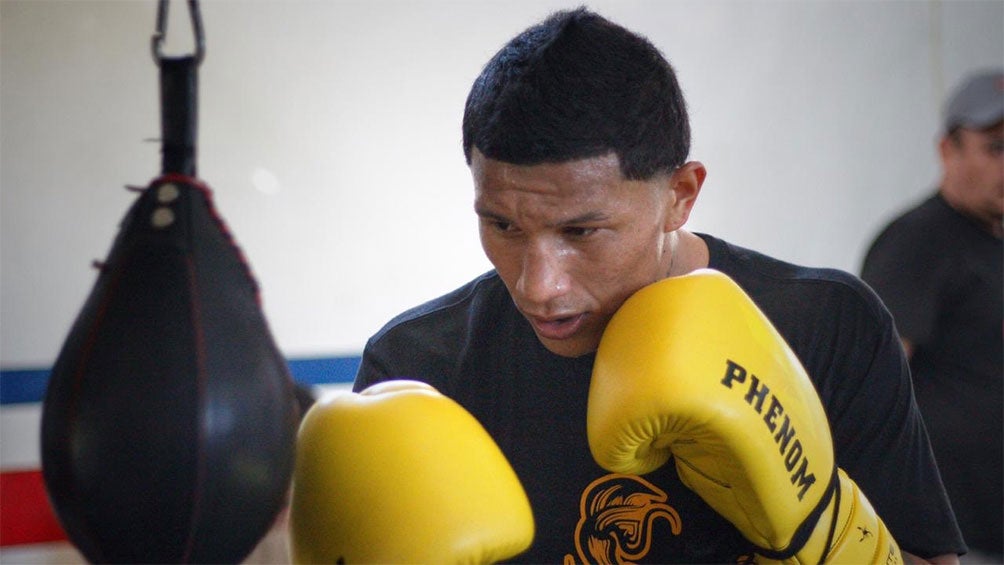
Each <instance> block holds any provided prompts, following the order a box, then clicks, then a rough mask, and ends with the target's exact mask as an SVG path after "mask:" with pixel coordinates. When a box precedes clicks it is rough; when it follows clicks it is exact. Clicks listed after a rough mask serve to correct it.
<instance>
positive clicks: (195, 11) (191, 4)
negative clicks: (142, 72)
mask: <svg viewBox="0 0 1004 565" xmlns="http://www.w3.org/2000/svg"><path fill="white" fill-rule="evenodd" d="M169 2H170V0H160V3H159V4H158V6H157V30H156V32H154V34H153V37H152V38H151V40H150V47H151V50H152V51H153V60H154V61H155V62H156V63H157V64H158V65H159V64H160V62H161V61H163V60H164V59H165V57H164V54H163V53H162V51H161V49H162V48H163V46H164V38H165V37H166V36H167V6H168V3H169ZM188 13H189V15H190V16H191V18H192V32H193V35H194V36H195V62H196V64H198V63H201V62H202V59H203V58H205V56H206V45H205V38H204V35H203V30H202V16H201V15H200V14H199V2H198V0H188Z"/></svg>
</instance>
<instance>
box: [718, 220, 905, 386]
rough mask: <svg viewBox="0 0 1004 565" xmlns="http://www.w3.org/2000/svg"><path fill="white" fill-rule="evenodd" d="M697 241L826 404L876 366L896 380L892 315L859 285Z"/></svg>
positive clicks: (833, 273)
mask: <svg viewBox="0 0 1004 565" xmlns="http://www.w3.org/2000/svg"><path fill="white" fill-rule="evenodd" d="M702 237H705V240H706V241H707V242H708V247H709V249H710V250H711V265H710V266H711V267H712V268H716V269H719V270H721V271H722V272H724V273H725V274H727V275H729V276H730V277H732V278H733V279H734V280H735V281H736V282H737V283H738V284H739V286H741V287H742V288H743V289H744V290H745V291H746V292H747V293H748V294H749V295H750V297H751V298H752V299H753V301H754V302H755V303H756V304H757V306H758V307H760V309H761V310H762V311H763V312H764V314H765V315H766V316H767V318H768V319H770V321H771V323H772V324H774V326H775V327H776V328H777V330H778V332H779V333H780V334H781V335H782V336H783V337H784V339H785V341H787V342H788V345H789V346H790V347H791V348H792V350H793V351H794V352H795V354H796V355H797V356H798V358H799V360H800V361H801V362H802V364H803V365H804V366H805V369H806V371H807V372H808V373H809V375H810V376H811V377H812V379H813V381H814V382H815V383H816V385H817V387H818V388H820V392H821V393H822V394H823V395H824V397H825V396H828V393H830V392H833V391H834V389H844V390H846V389H848V388H854V387H855V386H857V385H861V384H863V381H864V380H865V379H868V378H870V377H869V376H868V373H869V372H870V371H871V370H873V369H874V368H875V366H876V363H877V362H880V363H881V364H882V365H883V366H884V369H883V371H882V372H883V373H886V372H887V373H890V374H893V375H897V376H898V375H899V373H900V371H899V370H898V369H897V366H898V362H899V358H898V355H897V351H898V350H897V348H898V347H899V346H898V338H897V337H896V331H895V325H894V324H893V319H892V315H891V314H890V313H889V310H888V309H887V308H886V307H885V305H884V304H883V303H882V301H881V300H880V299H879V298H878V296H877V295H876V294H875V292H874V291H873V290H872V289H871V288H870V287H869V286H868V285H866V284H865V283H864V282H862V280H861V279H859V278H858V277H856V276H854V275H852V274H850V273H848V272H846V271H842V270H839V269H829V268H815V267H805V266H800V265H795V264H792V263H789V262H785V261H781V260H778V259H775V258H773V257H769V256H767V255H764V254H762V253H759V252H756V251H751V250H749V249H744V248H742V247H739V246H735V245H731V244H729V243H726V242H724V241H721V240H717V239H715V238H712V237H710V236H702ZM879 358H881V361H879ZM893 380H896V379H893ZM894 386H898V385H894Z"/></svg>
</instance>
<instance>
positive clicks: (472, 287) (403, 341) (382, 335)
mask: <svg viewBox="0 0 1004 565" xmlns="http://www.w3.org/2000/svg"><path fill="white" fill-rule="evenodd" d="M507 297H508V294H507V292H506V289H505V286H504V285H503V284H502V281H501V280H500V279H499V277H498V275H496V274H495V273H494V272H489V273H485V274H483V275H481V276H479V277H477V278H476V279H474V280H472V281H470V282H468V283H467V284H465V285H463V286H461V287H460V288H457V289H456V290H453V291H451V292H449V293H447V294H444V295H442V296H440V297H438V298H435V299H433V300H430V301H428V302H426V303H424V304H421V305H419V306H416V307H414V308H411V309H409V310H406V311H405V312H402V313H401V314H399V315H397V316H395V317H394V318H393V319H391V320H390V321H389V322H387V323H386V324H385V325H384V326H383V327H382V328H380V330H379V331H377V332H376V333H375V334H374V335H373V336H372V337H371V338H370V339H369V341H367V342H366V347H365V349H364V350H363V356H362V363H361V365H360V368H359V372H358V373H357V374H356V383H355V387H356V389H361V388H365V387H366V386H368V385H370V384H373V383H374V382H377V381H380V380H384V379H387V378H412V379H418V380H423V381H426V382H429V383H430V384H432V385H433V386H435V387H437V388H438V389H440V391H442V392H444V393H445V392H446V391H447V389H448V387H449V386H450V384H449V381H450V379H451V378H452V376H453V374H454V373H455V372H456V368H457V364H458V360H459V359H460V358H461V357H462V355H463V353H464V352H465V351H467V350H468V349H469V348H470V344H471V343H472V342H474V341H475V340H478V339H479V338H478V337H477V332H478V331H482V328H486V327H494V326H493V324H491V323H490V318H492V317H497V316H499V312H504V311H505V308H506V300H507ZM510 302H511V301H510Z"/></svg>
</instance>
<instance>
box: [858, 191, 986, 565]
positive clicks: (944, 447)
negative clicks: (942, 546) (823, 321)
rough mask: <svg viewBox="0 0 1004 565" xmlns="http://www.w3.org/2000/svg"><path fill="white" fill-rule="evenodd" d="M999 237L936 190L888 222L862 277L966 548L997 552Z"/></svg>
mask: <svg viewBox="0 0 1004 565" xmlns="http://www.w3.org/2000/svg"><path fill="white" fill-rule="evenodd" d="M1002 250H1004V244H1002V242H1001V240H1000V239H998V238H996V237H993V236H992V235H991V234H989V233H987V232H985V231H983V230H982V229H980V228H979V227H978V226H977V225H976V224H975V223H974V222H973V221H972V220H970V219H969V218H967V217H965V216H963V215H962V214H959V213H958V212H956V211H955V210H953V209H952V208H951V207H950V206H949V205H948V203H947V202H945V200H944V198H942V197H941V196H940V195H939V194H935V195H934V196H931V197H929V198H927V199H925V200H924V201H923V202H922V203H920V204H919V205H918V206H916V207H914V208H912V209H911V210H909V211H907V212H906V213H904V214H903V215H901V216H900V217H898V218H897V219H896V220H894V221H893V222H891V223H890V224H889V225H888V226H887V227H886V228H885V229H884V230H883V232H882V233H881V234H880V235H879V237H878V238H876V240H875V242H874V243H873V244H872V247H871V249H870V250H869V252H868V254H867V256H866V258H865V263H864V267H863V269H862V274H861V276H862V278H863V279H864V280H865V281H866V282H867V283H868V284H870V285H871V286H872V287H873V288H874V289H875V291H876V292H877V293H878V294H879V296H881V297H882V300H883V301H884V302H885V303H886V305H887V306H888V307H889V310H890V311H891V312H892V314H893V317H894V319H895V320H896V326H897V328H898V329H899V333H900V335H902V336H903V337H905V338H907V339H909V340H910V341H911V342H912V343H913V346H914V354H913V357H912V358H911V359H910V367H911V369H912V371H913V379H914V387H915V389H916V390H915V393H916V397H917V404H918V405H919V406H920V411H921V413H922V414H923V415H924V421H925V423H926V425H927V430H928V433H929V434H930V437H931V445H932V447H933V448H934V454H935V457H936V458H937V460H938V465H939V468H940V470H941V475H942V478H943V479H944V482H945V488H946V489H947V491H948V494H949V497H950V498H951V500H952V506H953V508H954V509H955V514H956V517H957V518H958V521H959V526H960V527H961V528H962V532H963V534H964V535H965V537H966V542H967V543H968V544H969V546H970V547H971V548H973V549H979V550H981V551H983V552H987V553H993V554H996V555H1004V547H1002V546H1004V540H1002V538H1004V535H1002V531H1004V464H1002V459H1004V368H1002V362H1004V334H1002V332H1004V316H1002V313H1004V282H1002V270H1004V254H1002V253H1004V251H1002Z"/></svg>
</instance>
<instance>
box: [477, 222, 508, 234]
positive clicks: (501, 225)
mask: <svg viewBox="0 0 1004 565" xmlns="http://www.w3.org/2000/svg"><path fill="white" fill-rule="evenodd" d="M481 223H482V224H484V225H485V226H486V227H487V228H488V229H490V230H492V231H494V232H498V233H501V234H508V233H512V232H514V231H515V230H516V228H515V227H513V225H512V222H507V221H505V220H495V219H491V218H482V219H481Z"/></svg>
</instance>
